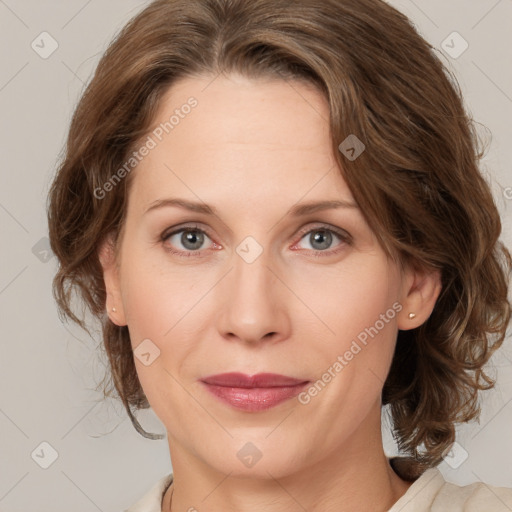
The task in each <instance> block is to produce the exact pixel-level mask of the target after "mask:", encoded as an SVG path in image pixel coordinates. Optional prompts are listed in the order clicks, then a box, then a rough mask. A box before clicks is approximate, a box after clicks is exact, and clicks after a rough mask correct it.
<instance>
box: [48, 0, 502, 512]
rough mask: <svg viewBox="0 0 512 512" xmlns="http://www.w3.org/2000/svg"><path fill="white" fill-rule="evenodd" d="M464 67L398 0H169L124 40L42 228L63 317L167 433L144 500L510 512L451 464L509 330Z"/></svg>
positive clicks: (151, 504)
mask: <svg viewBox="0 0 512 512" xmlns="http://www.w3.org/2000/svg"><path fill="white" fill-rule="evenodd" d="M450 78H451V77H450V75H449V73H448V72H447V71H446V70H445V69H444V67H443V66H442V64H441V63H440V61H439V60H438V59H437V57H436V56H435V55H434V53H433V52H432V48H431V47H430V46H429V45H428V43H427V42H425V41H424V40H423V39H422V38H421V37H420V36H419V35H418V34H417V32H416V31H415V30H414V28H413V27H412V25H411V24H410V22H409V21H408V20H407V18H406V17H404V16H403V15H402V14H400V13H399V12H397V11H396V10H395V9H393V8H392V7H390V6H389V5H387V4H386V3H383V2H381V1H380V0H324V1H323V2H321V3H320V2H316V1H312V0H298V1H293V2H291V1H289V0H286V1H285V0H281V1H279V0H278V1H276V0H251V1H248V0H159V1H156V2H153V3H151V4H150V5H149V6H148V7H147V8H146V9H145V10H144V11H143V12H142V13H140V14H139V15H138V16H136V17H135V18H134V19H133V20H132V21H131V22H130V23H129V24H128V25H127V26H126V27H125V28H124V29H123V30H122V32H121V33H120V34H119V35H118V37H117V38H116V40H115V41H114V42H113V43H112V45H111V46H110V47H109V49H108V50H107V52H106V53H105V55H104V56H103V58H102V60H101V62H100V64H99V66H98V68H97V71H96V74H95V76H94V78H93V80H92V82H91V83H90V85H89V86H88V88H87V90H86V92H85V94H84V96H83V97H82V99H81V101H80V103H79V105H78V107H77V110H76V112H75V115H74V118H73V121H72V124H71V127H70V132H69V138H68V145H67V153H66V156H65V159H64V160H63V162H62V163H61V165H60V168H59V171H58V173H57V176H56V178H55V181H54V183H53V186H52V190H51V193H50V203H49V210H48V220H49V226H50V239H51V244H52V249H53V251H54V252H55V254H56V256H57V257H58V258H59V261H60V265H61V266H60V269H59V272H58V274H57V275H56V277H55V281H54V290H55V296H56V299H57V301H58V305H59V307H60V308H61V311H62V312H63V314H65V315H67V316H69V317H70V318H72V319H73V320H74V321H76V322H78V323H79V324H80V325H81V326H82V327H84V328H87V327H86V325H85V323H84V321H83V320H82V319H80V318H78V317H77V316H76V315H75V313H74V312H73V311H72V309H71V304H70V287H72V288H75V289H76V290H77V291H79V292H80V293H81V294H82V297H83V299H84V301H85V303H86V304H87V306H88V307H89V308H90V310H91V312H92V313H93V314H94V315H95V316H96V317H97V318H98V319H99V320H100V321H101V322H102V326H103V340H104V345H105V348H106V351H107V354H108V356H109V360H110V364H111V371H112V377H113V384H114V386H115V389H116V391H117V392H118V393H119V396H120V398H121V400H122V401H123V404H124V405H125V407H126V410H127V413H128V415H129V416H130V419H131V421H132V423H133V425H134V427H135V428H136V429H137V430H138V431H139V432H140V433H141V434H142V435H145V436H146V437H149V438H153V439H154V438H156V437H157V436H155V435H153V434H148V433H146V432H145V431H144V430H143V429H142V427H141V426H140V425H139V423H138V422H137V420H136V419H135V417H134V415H133V411H132V409H134V410H137V409H141V408H147V407H149V406H151V407H152V408H153V410H154V411H155V413H156V414H157V415H158V417H159V418H160V419H161V421H162V422H163V424H164V425H165V427H166V431H167V437H168V442H169V450H170V456H171V460H172V467H173V473H172V474H169V475H166V476H165V477H164V478H162V479H161V480H160V481H159V482H157V483H156V485H155V486H154V487H153V488H152V489H151V490H150V492H148V493H147V494H146V495H145V496H144V497H143V498H142V499H141V500H140V501H139V502H138V503H137V504H135V505H134V506H133V507H132V508H130V509H129V511H130V512H149V511H159V510H162V511H163V512H170V511H172V512H175V511H177V510H212V511H220V510H222V511H235V510H236V511H254V510H265V511H269V512H272V511H279V512H282V511H295V510H297V511H298V510H310V511H326V510H350V511H367V510H372V511H392V512H398V511H399V510H400V511H403V512H405V511H413V510H414V511H425V510H450V511H456V510H486V511H497V510H508V509H512V490H510V489H505V488H497V487H490V486H487V485H485V484H483V483H479V484H473V485H471V486H466V487H457V486H455V485H452V484H448V483H446V482H445V481H444V479H443V477H442V475H441V473H440V472H439V470H438V469H437V468H436V466H437V464H439V462H441V461H442V460H443V457H444V456H446V454H447V453H448V452H449V450H450V449H451V448H452V445H453V442H454V440H455V426H456V424H457V423H462V422H467V421H469V420H471V419H474V418H476V417H478V414H479V404H478V392H479V390H484V389H489V388H491V387H492V386H493V384H494V382H493V381H492V380H491V379H490V377H489V376H487V375H486V373H485V371H484V365H485V363H486V362H487V361H488V360H489V358H490V356H491V355H492V354H493V352H494V351H495V350H496V349H498V348H499V347H500V345H501V344H502V342H503V340H504V337H505V331H506V328H507V325H508V322H509V320H510V304H509V303H508V301H507V287H508V278H509V275H510V264H511V260H510V254H509V253H508V251H507V250H506V249H505V247H503V245H502V244H501V243H500V242H499V236H500V231H501V225H500V219H499V215H498V213H497V210H496V207H495V205H494V202H493V199H492V195H491V192H490V190H489V187H488V185H487V183H486V182H485V180H484V179H483V177H482V176H481V174H480V173H479V170H478V160H479V158H480V157H481V154H479V153H478V150H477V147H476V146H477V144H476V133H475V131H474V128H473V125H472V122H471V120H470V119H469V118H468V116H467V114H466V112H465V111H464V107H463V101H462V98H461V94H460V90H459V89H458V87H457V85H456V82H455V80H451V79H450ZM384 405H388V407H389V410H390V413H391V417H392V420H393V434H394V436H395V438H396V440H397V442H398V446H399V448H400V449H401V451H402V452H403V455H404V457H397V458H392V459H389V458H388V457H386V455H385V454H384V450H383V446H382V433H381V412H382V407H383V406H384ZM467 507H472V508H467ZM505 507H508V508H505Z"/></svg>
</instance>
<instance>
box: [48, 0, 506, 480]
mask: <svg viewBox="0 0 512 512" xmlns="http://www.w3.org/2000/svg"><path fill="white" fill-rule="evenodd" d="M436 52H437V50H435V49H434V48H433V47H432V46H431V45H430V44H429V43H427V42H426V41H425V40H424V39H423V38H422V37H421V36H420V35H419V34H418V33H417V31H416V30H415V28H414V26H413V25H412V23H411V22H410V21H409V20H408V19H407V17H406V16H404V15H403V14H401V13H400V12H398V11H397V10H395V9H394V8H392V7H391V6H389V5H388V4H386V3H384V2H383V1H380V0H322V1H321V2H319V1H318V0H293V1H292V0H157V1H155V2H152V3H151V4H149V5H148V6H147V7H146V8H145V9H144V10H143V11H142V12H141V13H140V14H139V15H137V16H136V17H135V18H133V19H132V20H131V21H130V22H129V23H128V24H127V25H126V26H125V27H124V28H123V30H122V31H120V33H119V34H118V35H117V36H116V37H115V39H114V41H113V42H112V43H111V45H110V46H109V48H108V49H107V51H106V52H105V54H104V56H103V57H102V59H101V61H100V62H99V65H98V66H97V69H96V72H95V74H94V76H93V78H92V80H91V81H90V83H89V85H88V87H87V89H86V90H85V92H84V94H83V96H82V98H81V100H80V102H79V104H78V106H77V108H76V111H75V113H74V116H73V118H72V122H71V126H70V130H69V136H68V139H67V146H66V148H65V154H64V155H63V156H62V157H61V161H60V163H59V168H58V172H57V174H56V177H55V179H54V181H53V183H52V186H51V190H50V194H49V204H48V223H49V236H50V242H51V247H52V250H53V252H54V253H55V255H56V256H57V258H58V261H59V263H60V266H59V270H58V273H57V274H56V275H55V278H54V283H53V292H54V296H55V298H56V301H57V304H58V307H59V314H60V315H61V318H62V319H65V318H66V317H68V318H70V319H71V320H73V321H74V322H77V323H78V324H79V325H80V326H81V327H83V328H84V329H86V330H87V331H88V329H87V326H86V325H85V322H84V320H83V319H80V318H79V317H78V316H76V315H75V313H74V312H73V311H72V307H71V298H72V297H71V294H72V292H73V291H77V292H78V294H79V296H80V297H81V298H82V300H83V302H84V303H85V305H86V307H87V308H88V309H89V311H90V312H91V313H92V315H93V316H94V317H96V318H97V319H98V320H99V321H100V322H101V325H102V331H103V343H104V348H105V351H106V354H107V356H108V359H109V362H110V370H111V371H110V372H109V373H110V376H108V375H107V377H109V380H108V383H107V385H106V386H105V387H104V393H105V396H110V394H111V393H112V392H113V391H116V392H117V394H118V395H119V397H120V399H121V400H122V402H123V404H124V406H125V408H126V411H127V413H128V415H129V417H130V419H131V421H132V423H133V425H134V427H135V428H136V429H137V431H139V432H140V433H141V434H142V435H144V436H145V437H149V438H153V439H154V438H157V437H159V436H156V435H154V434H149V433H147V432H145V431H144V430H143V429H142V427H141V426H140V424H139V423H138V421H137V420H136V418H135V417H134V415H133V412H132V409H134V410H137V409H140V408H148V407H149V403H148V401H147V398H146V396H145V395H144V392H143V390H142V387H141V385H140V382H139V379H138V377H137V373H136V368H135V363H134V359H133V353H132V349H131V343H130V338H129V333H128V329H127V327H126V326H124V327H118V326H116V325H115V324H113V323H112V322H111V321H110V320H109V318H108V316H107V315H106V313H105V303H106V294H105V284H104V281H103V273H102V267H101V265H100V262H99V259H98V248H99V245H100V243H101V242H102V241H103V240H104V238H105V236H106V235H107V234H114V235H115V236H114V241H115V242H116V241H118V240H119V238H118V237H119V233H120V230H121V228H122V226H123V225H124V224H123V223H124V219H125V213H126V199H127V194H128V191H129V187H130V184H131V181H132V177H133V173H135V172H136V169H135V170H134V171H133V172H132V173H131V174H130V175H129V176H128V178H126V179H124V180H122V182H121V183H120V184H119V185H117V186H116V187H114V188H113V190H112V191H109V192H108V193H107V194H105V197H103V198H99V197H97V194H96V193H95V191H96V190H98V188H101V187H102V186H103V184H104V183H106V182H107V181H109V180H110V179H111V177H112V176H113V175H114V174H115V173H116V171H117V170H118V169H119V168H120V167H121V166H122V165H123V162H125V161H126V159H127V158H129V155H130V153H131V151H132V150H133V148H135V147H136V146H137V144H138V143H139V141H140V140H141V137H143V136H144V135H145V134H147V130H148V129H149V128H150V126H151V123H152V121H153V119H154V115H155V113H156V110H157V108H158V106H159V102H160V99H161V98H162V95H163V94H164V93H165V92H166V91H167V90H168V89H169V87H171V86H172V85H173V84H174V83H175V82H176V81H177V80H179V79H181V78H185V77H194V76H199V75H208V76H211V77H212V79H213V78H214V77H216V76H217V75H219V74H220V73H226V74H228V73H231V72H236V73H239V74H242V75H245V76H247V77H249V78H258V77H266V78H269V77H270V78H276V79H280V80H288V81H290V83H291V84H293V80H305V81H307V82H308V83H311V84H313V85H315V86H316V87H318V89H319V90H320V91H321V92H322V93H323V94H324V96H325V98H326V100H327V102H328V104H329V109H330V119H329V123H330V128H331V137H332V149H333V151H334V153H335V157H336V159H337V161H338V163H339V165H340V168H341V169H342V174H343V178H344V179H345V181H346V182H347V184H348V186H349V187H350V190H351V191H352V194H353V196H354V198H355V200H356V202H357V203H358V205H359V207H360V208H361V210H362V211H363V212H364V215H365V217H366V219H367V221H368V223H369V225H370V226H371V228H372V229H373V231H374V232H375V234H376V236H377V237H378V239H379V242H380V243H381V245H382V247H383V248H384V250H385V251H386V253H387V254H388V255H389V256H390V257H392V258H393V259H394V260H395V261H398V262H400V263H401V264H410V265H414V266H416V267H419V268H426V269H439V270H440V271H441V278H442V286H443V288H442V292H441V295H440V296H439V298H438V301H437V303H436V306H435V308H434V310H433V312H432V315H431V316H430V318H429V319H428V321H426V322H425V323H424V324H423V325H422V326H421V327H419V328H417V329H414V330H411V331H399V333H398V340H397V345H396V350H395V354H394V359H393V362H392V366H391V369H390V372H389V376H388V378H387V380H386V382H385V385H384V387H383V391H382V402H383V404H389V408H390V413H391V417H392V424H393V425H392V427H393V433H394V436H395V439H396V440H397V443H398V446H399V449H400V450H401V451H402V452H405V453H406V454H409V455H410V456H411V458H412V459H414V460H415V461H416V467H417V468H419V469H418V470H419V472H421V471H423V470H424V469H425V468H426V467H431V466H434V465H437V464H438V463H439V462H440V461H441V460H442V457H443V454H444V453H445V451H446V450H447V449H448V448H449V447H450V445H451V443H452V442H453V441H454V440H455V425H456V423H461V422H467V421H470V420H472V419H475V418H478V416H479V413H480V406H479V400H478V392H479V390H484V389H489V388H491V387H492V386H493V385H494V381H493V380H492V378H491V377H490V376H489V375H487V374H486V372H485V371H484V365H485V364H486V363H487V362H488V360H489V358H490V357H491V355H492V354H493V352H494V351H495V350H496V349H497V348H498V347H499V346H500V345H501V344H502V342H503V340H504V338H505V335H506V329H507V326H508V323H509V320H510V304H509V302H508V300H507V289H508V283H509V277H510V269H511V263H512V262H511V257H510V253H509V252H508V251H507V249H506V248H505V247H504V246H503V245H502V244H501V242H500V241H499V236H500V232H501V224H500V218H499V214H498V211H497V208H496V206H495V203H494V201H493V197H492V194H491V191H490V187H489V186H488V184H487V183H486V181H485V179H484V178H483V177H482V175H481V174H480V172H479V161H480V159H481V157H482V156H483V151H481V150H480V147H479V144H480V140H479V137H478V133H477V131H476V128H475V125H474V121H473V120H472V119H471V117H470V115H469V114H468V112H467V111H466V109H465V106H464V101H463V98H462V94H461V91H460V88H459V85H458V83H457V80H456V78H455V77H454V76H453V74H452V72H451V71H449V70H448V67H447V66H445V65H443V63H442V60H441V59H440V58H439V56H438V55H437V54H436ZM350 134H355V135H356V136H357V137H358V138H359V139H360V140H362V141H363V142H364V144H365V145H366V151H364V152H363V154H362V155H361V156H360V157H359V158H357V159H356V160H354V161H349V160H348V159H347V158H345V156H344V155H343V154H342V153H341V152H340V151H339V150H338V146H339V145H340V143H341V142H342V141H344V140H345V139H346V137H347V136H348V135H350ZM104 383H105V380H104Z"/></svg>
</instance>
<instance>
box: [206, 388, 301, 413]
mask: <svg viewBox="0 0 512 512" xmlns="http://www.w3.org/2000/svg"><path fill="white" fill-rule="evenodd" d="M203 384H204V385H205V386H206V388H207V389H208V391H210V393H212V394H214V395H215V396H216V397H217V398H219V399H220V400H222V401H223V402H226V403H228V404H229V405H232V406H233V407H236V408H237V409H240V410H243V411H248V412H256V411H265V410H267V409H270V408H272V407H275V406H276V405H278V404H280V403H281V402H284V401H285V400H290V399H291V398H293V397H295V396H297V395H298V394H299V393H300V392H301V391H302V390H303V389H304V388H305V387H306V386H307V385H308V384H309V382H304V383H302V384H298V385H296V386H283V387H276V388H229V387H225V386H216V385H214V384H207V383H206V382H203Z"/></svg>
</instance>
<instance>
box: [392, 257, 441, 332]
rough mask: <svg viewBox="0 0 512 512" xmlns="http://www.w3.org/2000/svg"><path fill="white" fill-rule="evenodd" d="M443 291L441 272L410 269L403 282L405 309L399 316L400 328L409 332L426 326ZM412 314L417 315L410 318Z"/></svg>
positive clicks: (406, 272) (403, 303) (403, 304)
mask: <svg viewBox="0 0 512 512" xmlns="http://www.w3.org/2000/svg"><path fill="white" fill-rule="evenodd" d="M441 289H442V284H441V272H440V271H439V270H419V269H415V268H413V267H408V268H407V270H406V271H405V274H404V280H403V287H402V300H401V301H400V303H401V304H402V307H403V309H402V310H401V312H400V314H399V316H398V328H399V329H400V330H402V331H407V330H409V329H415V328H416V327H419V326H420V325H422V324H424V323H425V322H426V321H427V320H428V318H429V317H430V315H431V314H432V311H433V310H434V306H435V305H436V301H437V299H438V297H439V294H440V293H441ZM411 313H413V314H414V315H415V316H414V317H413V318H410V317H409V315H410V314H411Z"/></svg>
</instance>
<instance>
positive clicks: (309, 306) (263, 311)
mask: <svg viewBox="0 0 512 512" xmlns="http://www.w3.org/2000/svg"><path fill="white" fill-rule="evenodd" d="M208 84H209V85H208ZM190 97H194V98H195V100H196V101H195V102H194V106H193V107H192V108H190V109H189V108H183V106H184V105H186V104H187V101H188V100H189V98H190ZM189 104H190V103H189ZM177 109H178V111H179V113H181V115H180V114H179V113H178V114H177V117H176V119H178V118H179V121H178V122H176V119H174V122H175V124H174V125H173V128H172V130H171V129H169V125H167V130H168V131H169V133H168V134H167V133H165V131H164V132H163V136H162V134H161V133H160V132H161V131H162V128H161V126H162V125H161V123H165V122H169V119H170V118H171V116H172V115H175V114H176V110H177ZM185 112H188V113H185ZM328 119H329V108H328V105H327V103H326V101H325V99H324V98H323V96H322V95H321V93H320V92H318V91H317V90H315V89H314V88H312V87H311V86H307V85H304V84H302V83H299V82H294V83H293V87H292V85H291V84H289V83H287V82H285V81H278V80H274V81H268V80H249V79H246V78H242V77H240V76H235V75H230V76H228V77H217V78H216V79H215V80H213V82H212V77H208V78H187V79H185V80H182V81H181V82H179V83H177V84H175V85H174V86H173V87H172V88H171V89H170V90H169V91H168V92H167V94H166V96H165V98H164V100H163V101H162V103H161V105H160V109H159V112H158V114H157V116H156V118H155V122H154V124H153V128H155V130H156V131H153V132H152V133H151V134H150V135H151V137H152V139H153V140H154V141H156V144H155V147H151V149H150V150H149V151H148V152H147V154H146V156H144V157H143V158H142V159H141V161H140V163H139V164H138V166H137V167H136V169H135V170H134V171H133V173H134V175H133V176H132V178H133V183H132V186H131V189H130V195H129V203H128V210H127V217H126V223H125V225H124V232H123V237H122V240H121V243H120V246H119V254H120V260H119V268H118V269H117V270H116V268H115V265H113V264H112V259H111V258H110V259H109V257H108V256H107V252H106V250H104V251H103V252H102V263H103V266H104V270H105V273H104V275H105V282H106V285H107V294H108V303H107V306H108V308H109V311H110V310H111V308H112V307H113V306H115V307H116V310H117V311H116V312H115V313H111V319H112V321H114V322H115V323H116V324H118V325H128V329H129V333H130V337H131V342H132V347H133V349H134V352H135V356H136V357H135V363H136V367H137V372H138V375H139V379H140V382H141V384H142V387H143V389H144V392H145V394H146V396H147V397H148V400H149V402H150V404H151V406H152V408H153V410H154V411H155V413H156V414H157V415H158V417H159V418H160V419H161V421H162V422H163V424H164V425H165V427H166V429H167V432H168V438H169V443H170V447H171V456H172V457H173V464H174V462H175V458H174V457H175V456H176V459H178V458H179V457H180V456H181V455H183V454H187V455H186V457H188V458H189V459H191V460H192V459H193V460H194V461H195V462H196V463H197V464H203V465H206V466H208V467H210V468H214V469H215V470H218V471H220V472H222V473H224V474H227V473H231V474H232V475H237V474H239V475H249V474H250V475H252V476H254V475H261V476H263V477H264V476H266V475H267V471H269V472H270V473H271V474H272V475H274V476H275V477H277V476H282V475H286V474H288V473H290V472H291V471H292V470H295V469H296V468H297V467H305V466H307V465H312V464H314V463H315V462H319V461H321V460H328V459H329V457H330V456H331V454H336V456H339V454H340V453H343V454H344V455H345V456H350V454H351V453H354V454H355V453H356V452H357V453H358V456H360V454H361V452H362V451H364V450H367V449H368V446H369V444H370V445H372V446H374V445H373V444H372V443H373V441H375V440H376V439H379V440H380V439H381V438H380V435H381V434H380V394H381V390H382V387H383V384H384V381H385V378H386V375H387V373H388V370H389V367H390V363H391V360H392V355H393V350H394V346H395V340H396V335H397V331H398V329H399V328H403V329H406V328H413V327H417V326H418V325H419V324H420V323H421V322H422V321H424V320H425V319H426V318H427V317H428V315H429V314H430V311H431V309H432V307H433V302H434V301H435V295H436V294H435V290H436V287H435V285H434V284H432V283H433V281H431V280H429V279H430V278H429V277H424V276H423V277H422V276H418V275H417V274H413V273H411V272H409V271H404V272H401V271H400V270H399V268H398V267H397V266H396V265H395V264H394V263H392V262H391V261H390V260H389V259H388V258H387V257H386V255H385V253H384V251H383V250H382V248H381V247H380V245H379V244H378V242H377V240H376V237H375V235H374V233H372V231H371V229H370V228H369V226H368V224H367V222H366V221H365V219H364V217H363V214H362V212H361V211H360V210H359V209H358V207H357V205H356V204H355V203H354V199H353V197H352V194H351V192H350V190H349V188H348V187H347V185H346V183H345V181H344V179H343V177H342V170H341V169H340V168H339V167H338V164H337V162H336V160H335V158H334V155H333V154H332V150H331V141H330V135H329V126H328ZM158 127H160V130H159V131H158ZM153 128H152V130H153ZM157 134H158V135H160V136H161V137H160V138H161V140H159V137H158V136H157ZM147 141H148V139H146V138H145V139H143V143H144V142H147ZM148 146H153V144H152V143H149V144H148ZM141 153H142V152H141ZM347 164H348V162H347ZM175 199H178V200H180V201H181V204H179V203H172V202H169V200H175ZM166 201H167V202H166ZM185 202H188V203H191V204H192V203H193V204H195V205H196V206H194V207H193V209H188V208H186V207H185ZM325 202H332V204H331V205H330V207H328V208H325V207H324V208H320V207H313V206H312V205H314V204H317V203H325ZM334 202H337V204H334ZM206 205H208V207H209V208H207V206H206ZM306 206H308V207H307V208H306ZM324 206H325V205H324ZM328 206H329V205H328ZM208 209H210V210H212V211H213V213H212V212H208ZM410 311H414V312H415V313H416V318H415V319H414V321H411V320H408V319H407V318H406V317H407V314H408V313H409V312H410ZM229 372H240V373H243V374H246V375H254V374H259V373H273V374H279V375H284V376H287V377H292V378H294V379H298V381H299V382H307V384H305V385H303V386H302V387H298V386H297V387H295V388H293V389H292V388H291V387H290V386H287V387H281V388H280V389H278V390H277V391H275V390H274V391H275V393H273V394H272V392H269V391H268V389H266V390H262V389H261V388H260V389H259V390H253V391H252V392H249V391H247V389H246V390H245V391H244V390H234V391H233V390H231V391H230V390H229V388H225V389H224V390H222V391H223V392H224V393H223V396H224V397H225V398H226V397H227V398H228V399H229V400H231V401H226V400H224V399H220V398H219V397H218V396H217V395H216V394H214V393H213V392H212V391H213V390H215V389H216V390H217V391H218V390H219V388H217V387H214V386H207V385H206V384H205V383H204V382H202V380H203V379H205V378H206V377H209V376H212V375H217V374H223V373H229ZM235 387H236V386H235ZM264 387H265V386H264ZM299 391H300V393H298V392H299ZM251 393H252V394H251ZM287 393H289V394H290V395H292V396H291V397H289V398H288V399H283V398H284V397H285V396H288V395H287ZM270 395H272V397H273V398H274V399H275V401H274V402H272V400H271V399H270V398H269V397H270ZM279 400H281V401H279ZM262 401H263V404H264V405H263V406H261V407H259V406H258V404H261V403H262ZM205 439H207V440H208V442H207V443H205V442H204V440H205ZM175 454H176V455H175ZM180 454H181V455H180ZM247 454H248V455H249V456H251V455H252V456H256V458H258V457H259V456H261V459H260V460H259V461H257V463H256V464H254V465H252V466H251V465H250V464H247V463H246V462H247V459H246V458H244V455H247ZM354 457H355V455H354Z"/></svg>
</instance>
